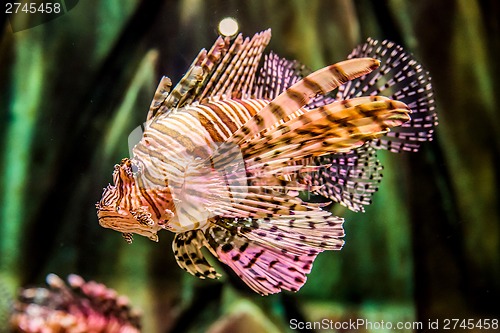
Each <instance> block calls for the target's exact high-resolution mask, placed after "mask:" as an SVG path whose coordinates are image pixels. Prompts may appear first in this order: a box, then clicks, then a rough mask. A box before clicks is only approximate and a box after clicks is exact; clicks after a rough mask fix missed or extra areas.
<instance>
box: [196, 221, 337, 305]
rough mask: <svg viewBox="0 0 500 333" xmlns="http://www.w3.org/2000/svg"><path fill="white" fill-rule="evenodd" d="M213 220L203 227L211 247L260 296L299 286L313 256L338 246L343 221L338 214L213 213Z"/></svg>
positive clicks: (303, 280) (290, 289)
mask: <svg viewBox="0 0 500 333" xmlns="http://www.w3.org/2000/svg"><path fill="white" fill-rule="evenodd" d="M214 223H215V224H216V225H214V226H211V227H210V228H208V229H207V231H206V232H205V234H206V237H207V240H208V242H209V244H210V245H211V247H212V249H213V250H212V251H213V252H215V253H216V255H217V257H218V259H219V260H220V261H221V262H223V263H225V264H226V265H228V266H229V267H230V268H231V269H232V270H233V271H234V272H235V273H236V274H237V275H238V276H239V277H240V278H241V279H242V280H243V281H244V282H245V283H246V284H247V285H248V286H249V287H250V288H252V289H253V290H254V291H256V292H257V293H259V294H261V295H268V294H274V293H277V292H280V291H281V290H289V291H294V292H295V291H297V290H299V289H300V288H301V287H302V285H304V283H305V282H306V274H308V273H309V272H310V271H311V269H312V264H313V262H314V260H315V258H316V256H317V255H318V254H319V253H320V252H322V251H324V250H340V249H341V248H342V245H343V241H342V240H341V239H340V238H341V237H342V236H343V235H344V231H343V228H342V223H343V220H342V219H341V218H338V217H332V216H329V217H325V218H324V219H321V220H314V221H313V220H312V219H308V218H303V219H300V218H297V219H294V218H286V219H285V218H278V219H258V220H256V219H227V218H218V219H217V220H216V221H215V222H214Z"/></svg>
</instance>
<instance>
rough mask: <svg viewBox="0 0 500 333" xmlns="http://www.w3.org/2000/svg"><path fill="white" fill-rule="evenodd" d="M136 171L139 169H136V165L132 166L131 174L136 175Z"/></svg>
mask: <svg viewBox="0 0 500 333" xmlns="http://www.w3.org/2000/svg"><path fill="white" fill-rule="evenodd" d="M138 171H139V167H137V165H135V164H132V172H133V173H137V172H138Z"/></svg>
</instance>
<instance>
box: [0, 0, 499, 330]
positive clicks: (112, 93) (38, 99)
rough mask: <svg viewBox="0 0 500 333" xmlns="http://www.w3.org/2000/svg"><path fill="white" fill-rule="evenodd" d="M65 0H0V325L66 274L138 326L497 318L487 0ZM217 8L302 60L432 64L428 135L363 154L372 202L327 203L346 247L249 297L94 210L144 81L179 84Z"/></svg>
mask: <svg viewBox="0 0 500 333" xmlns="http://www.w3.org/2000/svg"><path fill="white" fill-rule="evenodd" d="M64 5H65V6H64V7H63V8H64V12H65V14H64V15H60V16H58V17H55V16H54V17H49V18H52V20H50V21H47V22H43V20H45V19H47V16H44V17H41V16H40V15H11V16H10V17H8V16H6V15H5V14H4V9H5V8H3V4H2V14H1V15H2V16H0V26H1V27H2V36H1V40H0V128H1V132H0V170H1V172H0V299H1V301H0V331H2V330H3V331H8V325H7V322H8V316H9V309H10V307H11V305H12V300H13V299H14V298H15V294H16V293H17V291H18V289H19V288H20V287H29V286H43V285H45V276H46V275H47V274H48V273H55V274H57V275H59V276H61V277H66V276H67V275H68V274H71V273H76V274H79V275H81V276H82V277H83V278H85V279H86V280H95V281H99V282H102V283H105V284H106V285H107V286H108V287H109V288H114V289H116V290H117V291H118V292H119V293H120V294H124V295H127V296H128V297H129V298H130V300H131V303H132V304H133V305H134V306H135V307H137V308H140V309H141V310H142V313H143V315H142V323H143V330H142V331H143V332H214V333H215V332H293V331H294V330H292V328H290V320H292V319H296V320H298V321H320V320H322V319H323V318H328V319H331V320H333V321H334V322H341V321H348V320H350V319H351V320H356V319H357V318H363V319H367V320H371V321H373V322H380V321H381V320H383V321H386V322H387V321H391V322H412V321H420V322H423V323H424V328H425V327H426V325H427V323H428V321H429V320H431V321H432V320H435V319H439V320H441V323H442V321H443V320H444V319H451V318H460V319H469V318H472V319H475V320H478V319H486V318H491V319H493V318H496V319H500V302H499V301H498V300H499V299H500V210H499V207H500V198H499V194H498V191H497V189H498V188H499V186H500V177H499V171H500V167H499V166H500V165H499V161H500V117H499V116H500V113H499V111H498V107H497V105H499V100H498V99H499V95H498V91H499V88H500V87H499V79H498V78H499V76H500V66H499V62H498V60H497V58H498V54H500V15H499V14H500V8H499V7H500V4H499V3H498V2H497V1H495V0H490V1H487V0H456V1H452V0H440V1H433V0H420V1H404V0H387V1H368V0H359V1H348V0H332V1H325V0H310V1H303V0H293V1H279V0H266V1H264V0H258V1H237V0H233V1H215V0H208V1H202V0H181V1H160V0H149V1H119V0H110V1H96V0H86V1H74V0H73V1H65V2H64ZM227 16H231V17H234V18H236V19H237V20H238V22H239V26H240V31H241V32H242V33H243V34H244V35H245V36H252V35H253V34H254V33H256V32H258V31H262V30H264V29H267V28H271V29H272V34H273V38H272V39H271V42H270V45H269V46H268V48H267V50H268V51H270V50H273V51H275V52H276V53H278V54H279V55H280V56H283V57H286V58H289V59H297V60H299V61H300V62H302V63H303V64H305V65H307V66H308V67H310V68H312V69H318V68H320V67H323V66H326V65H329V64H332V63H335V62H338V61H341V60H343V59H345V58H346V56H347V55H348V54H349V53H350V51H351V50H352V49H353V48H354V47H355V46H356V45H358V44H360V43H362V42H364V41H365V40H366V38H368V37H372V38H376V39H380V40H382V39H389V40H392V41H394V42H396V43H398V44H400V45H402V46H403V47H404V48H405V50H407V51H410V52H412V53H413V54H414V55H415V57H416V58H417V59H418V60H419V61H420V62H421V63H422V64H423V66H424V68H425V69H427V70H428V71H429V72H430V74H431V76H432V78H433V86H434V92H435V97H436V106H437V113H438V116H439V126H438V127H437V129H436V134H435V140H434V141H433V142H430V143H424V144H422V148H421V151H420V152H419V153H412V154H405V153H402V154H399V155H396V154H390V153H386V152H384V151H379V152H378V156H379V158H380V160H382V164H383V165H385V170H384V180H383V181H382V183H381V187H380V191H379V192H378V193H376V194H375V196H374V198H373V204H372V205H371V206H369V207H367V209H366V213H353V212H350V211H348V210H346V209H344V208H343V207H340V206H338V207H334V213H336V214H339V215H341V216H343V217H344V218H345V219H346V223H345V224H344V226H345V229H346V234H347V235H346V237H345V240H346V244H345V246H344V248H343V250H342V251H336V252H324V253H322V254H320V255H319V256H318V259H317V260H316V261H315V264H314V268H313V270H312V272H311V274H310V275H309V276H308V282H307V283H306V285H305V286H304V287H303V288H302V289H301V290H300V291H299V292H298V293H295V294H293V293H289V292H283V293H281V294H277V295H272V296H267V297H261V296H259V295H257V294H255V293H254V292H252V291H251V290H249V289H248V288H247V287H246V286H245V285H244V284H243V283H242V282H239V281H238V279H237V278H234V277H233V276H232V275H230V274H229V273H228V272H227V271H226V272H225V274H224V276H223V278H221V279H219V280H216V281H207V280H198V279H197V278H196V277H193V276H191V275H189V274H186V273H185V272H184V271H182V270H181V269H180V268H179V267H178V265H177V263H176V262H175V259H174V256H173V253H172V250H171V244H172V239H173V234H172V233H169V232H166V231H165V232H161V233H159V238H160V241H159V243H154V242H151V241H149V240H148V239H146V238H143V237H139V236H136V237H135V238H134V242H133V243H132V244H131V245H128V244H127V243H126V242H125V241H124V240H123V238H122V237H121V235H120V234H119V233H117V232H115V231H112V230H108V229H104V228H102V227H100V226H99V224H98V221H97V217H96V210H95V206H94V204H95V203H96V202H97V201H98V200H99V198H100V196H101V192H102V188H103V187H105V186H106V185H107V184H108V183H109V182H111V172H112V170H113V165H114V164H116V163H119V161H120V160H121V158H123V157H126V156H128V155H129V152H128V144H127V138H128V135H129V134H130V132H131V131H132V130H133V129H134V128H136V127H137V126H138V125H140V124H141V123H142V122H143V121H144V119H145V117H146V114H147V111H148V108H149V104H150V101H151V99H152V97H153V94H154V91H155V89H156V85H157V84H158V81H159V79H160V78H161V76H162V75H166V76H169V77H170V78H171V79H172V81H173V82H177V81H178V80H179V79H180V77H181V76H182V74H183V73H184V72H185V70H186V69H187V68H188V66H189V64H190V63H191V61H192V59H194V57H195V56H196V54H197V53H198V52H199V50H200V49H201V48H207V47H210V46H211V45H212V43H213V42H214V40H215V39H216V37H217V35H218V32H217V25H218V23H219V21H220V20H221V19H222V18H224V17H227ZM2 325H3V327H2ZM296 331H302V332H312V331H313V330H309V329H306V328H304V329H302V330H296ZM323 331H325V332H337V331H338V332H354V330H349V329H346V330H333V329H332V330H323ZM385 331H388V330H383V329H372V330H370V329H359V330H356V332H385ZM394 331H395V332H397V331H398V330H392V331H391V332H394ZM399 331H400V332H412V331H413V330H412V329H407V330H399ZM421 331H422V332H425V331H431V330H426V329H423V330H421ZM438 331H439V330H438ZM469 331H470V332H473V331H477V332H479V330H478V329H476V330H469Z"/></svg>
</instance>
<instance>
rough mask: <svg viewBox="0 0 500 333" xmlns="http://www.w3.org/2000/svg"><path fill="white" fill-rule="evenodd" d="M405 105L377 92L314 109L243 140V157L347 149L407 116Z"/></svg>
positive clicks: (266, 158)
mask: <svg viewBox="0 0 500 333" xmlns="http://www.w3.org/2000/svg"><path fill="white" fill-rule="evenodd" d="M409 112H410V111H409V109H408V107H407V106H406V105H405V104H403V103H400V102H397V101H393V100H389V99H387V98H383V97H380V96H374V97H369V98H360V99H354V100H349V101H342V102H336V103H332V104H329V105H326V106H324V107H321V108H317V109H313V110H310V111H308V112H306V113H305V114H303V115H301V116H299V117H297V118H294V119H291V120H289V121H287V122H286V123H284V124H282V125H280V126H278V127H277V128H275V129H274V130H273V131H271V132H270V133H269V134H267V135H265V136H263V137H261V138H258V139H256V140H252V141H250V142H249V143H247V144H243V145H242V148H243V155H244V158H245V161H248V162H257V161H259V162H260V163H264V162H268V161H270V160H273V159H290V160H292V159H300V158H303V157H307V156H321V155H326V154H330V153H335V152H348V151H350V150H352V149H354V148H357V147H359V146H361V145H362V144H364V142H366V141H368V140H371V139H374V138H376V137H378V136H380V135H383V134H385V133H386V132H387V131H388V129H389V128H391V127H394V126H399V125H401V124H402V123H404V122H406V121H408V120H409V116H408V113H409Z"/></svg>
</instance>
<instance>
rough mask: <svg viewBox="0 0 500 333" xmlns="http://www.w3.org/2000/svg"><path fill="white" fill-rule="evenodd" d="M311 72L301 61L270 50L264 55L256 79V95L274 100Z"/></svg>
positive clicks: (256, 96)
mask: <svg viewBox="0 0 500 333" xmlns="http://www.w3.org/2000/svg"><path fill="white" fill-rule="evenodd" d="M309 74H311V70H309V69H308V68H307V67H306V66H304V65H302V64H301V63H300V62H298V61H296V60H288V59H285V58H281V57H279V56H278V55H277V54H276V53H274V52H270V53H269V54H266V55H265V56H264V62H263V64H262V67H261V68H260V71H259V76H258V77H257V80H256V86H255V92H254V97H255V98H262V99H267V100H273V99H275V98H276V97H278V96H279V95H280V94H281V93H283V92H284V91H285V90H286V89H288V88H289V87H291V86H292V85H294V84H295V83H297V82H298V81H300V80H302V79H303V78H304V77H305V76H307V75H309Z"/></svg>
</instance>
